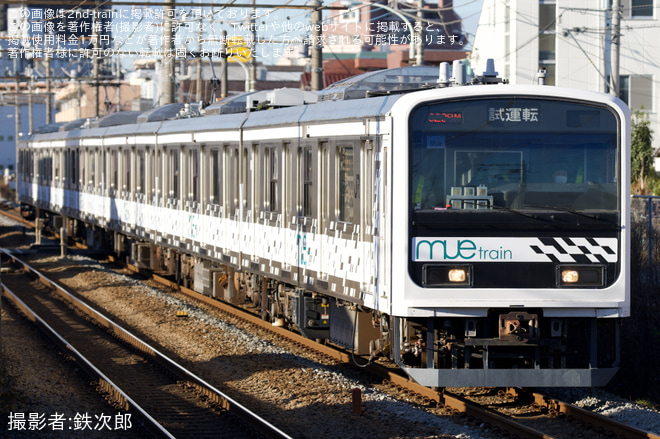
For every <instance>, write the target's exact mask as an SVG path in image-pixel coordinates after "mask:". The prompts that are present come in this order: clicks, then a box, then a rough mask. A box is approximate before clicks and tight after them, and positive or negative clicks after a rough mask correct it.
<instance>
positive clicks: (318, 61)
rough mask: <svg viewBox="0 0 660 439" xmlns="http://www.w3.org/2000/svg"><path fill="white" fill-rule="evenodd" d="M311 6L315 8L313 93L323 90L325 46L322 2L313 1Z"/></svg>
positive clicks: (313, 13) (313, 26)
mask: <svg viewBox="0 0 660 439" xmlns="http://www.w3.org/2000/svg"><path fill="white" fill-rule="evenodd" d="M310 6H312V7H314V9H313V10H312V44H311V45H310V46H311V49H312V65H311V67H312V80H311V88H312V91H318V90H321V89H323V45H322V44H321V40H322V35H321V33H322V32H321V26H322V25H323V24H322V21H321V20H322V17H321V15H322V12H321V2H320V1H319V0H312V1H311V2H310Z"/></svg>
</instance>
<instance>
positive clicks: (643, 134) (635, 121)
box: [630, 110, 655, 194]
mask: <svg viewBox="0 0 660 439" xmlns="http://www.w3.org/2000/svg"><path fill="white" fill-rule="evenodd" d="M650 125H651V121H650V120H649V116H648V114H646V113H645V112H644V111H642V110H636V111H635V112H634V113H633V117H632V120H631V127H630V128H631V142H630V159H631V168H630V178H631V180H632V184H633V188H636V189H633V190H634V192H639V193H640V194H644V193H645V192H646V191H647V183H646V182H647V180H648V179H651V181H653V180H654V177H655V172H654V166H653V160H654V156H655V154H654V151H653V146H652V145H651V143H652V142H653V130H652V129H651V127H650Z"/></svg>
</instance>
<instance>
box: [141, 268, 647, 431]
mask: <svg viewBox="0 0 660 439" xmlns="http://www.w3.org/2000/svg"><path fill="white" fill-rule="evenodd" d="M129 268H130V269H131V270H132V271H134V272H142V273H144V272H143V271H141V270H139V269H138V268H137V267H133V266H130V267H129ZM150 277H151V279H153V280H154V281H156V282H158V283H160V284H162V285H164V286H166V287H169V288H171V289H173V290H176V291H178V292H180V293H182V294H184V295H185V296H187V297H189V298H190V299H192V300H195V301H197V302H201V303H205V304H208V305H211V306H213V307H215V308H218V309H220V310H222V311H223V312H225V313H227V314H228V315H231V316H232V317H233V318H236V319H240V320H243V321H245V322H248V323H250V324H251V325H255V326H257V327H259V328H260V329H262V330H264V331H267V332H271V333H273V334H275V335H277V336H278V337H281V338H284V339H287V340H289V341H290V342H292V343H294V344H296V345H298V346H300V347H302V348H304V349H308V350H311V351H314V352H316V353H317V354H319V355H321V356H323V357H326V358H329V359H333V360H335V361H337V362H339V363H349V362H351V361H352V358H351V355H350V353H347V352H345V351H344V350H341V349H337V348H335V347H333V346H330V345H322V344H319V343H316V342H314V341H312V340H309V339H306V338H304V337H302V336H300V335H299V334H297V333H295V332H292V331H290V330H288V329H285V328H282V327H278V326H273V325H271V324H270V323H268V322H265V321H263V320H262V319H261V318H260V317H259V316H257V315H254V314H250V313H247V312H245V310H243V309H242V308H240V307H234V306H231V305H228V304H225V303H222V302H219V301H217V300H214V299H211V298H209V297H206V296H204V295H202V294H199V293H197V292H195V291H193V290H190V289H188V288H184V287H181V286H180V285H177V284H176V283H174V282H172V281H170V280H168V279H166V278H164V277H161V276H158V275H155V274H150ZM362 361H365V360H364V359H362ZM367 369H368V371H369V372H370V373H373V374H375V375H377V376H379V377H381V378H382V379H383V381H384V383H385V384H387V385H388V386H390V387H391V388H392V389H393V390H395V391H397V392H399V393H401V394H403V395H405V396H406V397H407V398H409V399H410V400H411V401H412V402H415V403H419V404H421V405H428V404H437V405H439V406H441V407H443V408H446V409H447V411H449V412H451V413H454V414H465V415H469V416H470V417H471V418H474V419H477V420H479V421H480V422H482V423H487V424H489V425H491V426H494V427H495V428H496V429H497V430H498V431H500V432H502V433H505V434H507V435H513V436H516V437H521V438H530V439H549V438H553V437H576V436H571V433H568V434H567V433H566V432H571V431H573V432H574V431H575V430H579V431H580V433H581V434H586V435H588V437H591V438H597V437H603V438H608V437H617V436H619V437H622V438H640V439H643V438H645V439H660V436H659V435H656V434H653V433H649V432H646V431H643V430H640V429H637V428H634V427H631V426H628V425H626V424H622V423H620V422H617V421H615V420H613V419H610V418H607V417H605V416H602V415H599V414H597V413H593V412H591V411H588V410H584V409H581V408H579V407H576V406H574V405H572V404H569V403H566V402H563V401H560V400H558V399H555V398H552V397H550V396H548V395H544V394H542V393H538V392H527V391H526V390H520V389H507V390H506V391H503V390H499V391H497V392H496V393H497V394H498V398H499V401H505V402H506V403H507V404H508V405H516V404H517V405H520V406H525V407H527V406H529V407H530V408H531V409H532V410H533V418H534V420H533V422H527V419H529V418H530V415H529V413H530V410H529V409H525V416H521V417H516V416H510V415H508V414H507V413H506V412H505V411H503V410H497V409H496V408H495V407H496V406H497V404H492V403H490V402H486V403H480V402H478V401H475V400H470V398H466V397H464V396H463V395H461V392H460V391H459V392H453V391H449V390H444V391H442V392H438V391H436V390H433V389H429V388H427V387H423V386H420V385H418V384H417V383H415V382H413V381H411V380H409V379H408V378H407V377H406V376H403V375H402V374H400V373H399V372H398V371H397V370H394V369H391V368H387V367H383V366H382V365H377V364H371V365H369V366H368V367H367ZM491 390H493V389H486V391H491ZM509 412H511V410H509ZM535 423H539V424H543V425H544V426H545V428H546V429H549V430H550V431H563V433H562V434H561V436H557V435H556V434H555V435H553V434H548V433H547V432H546V431H543V430H542V429H537V428H534V427H532V426H530V425H533V424H535Z"/></svg>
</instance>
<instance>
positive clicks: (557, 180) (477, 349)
mask: <svg viewBox="0 0 660 439" xmlns="http://www.w3.org/2000/svg"><path fill="white" fill-rule="evenodd" d="M393 119H394V121H395V122H394V133H395V134H394V139H393V145H394V148H393V157H392V160H393V163H396V164H397V166H396V167H394V169H393V171H392V181H393V187H394V193H393V209H392V210H393V212H394V214H393V224H392V230H395V231H400V232H401V233H394V234H393V237H392V243H393V244H392V267H393V270H392V284H391V285H392V299H391V300H392V315H393V316H394V318H393V328H392V329H393V336H394V343H393V350H394V352H393V355H394V357H395V359H396V360H397V362H398V364H399V365H400V366H401V367H402V368H404V369H405V370H406V372H407V373H408V374H409V375H410V376H411V377H412V378H414V379H415V380H416V381H418V382H419V383H421V384H423V385H426V386H437V387H443V386H523V387H533V386H600V385H604V384H606V383H607V382H608V381H609V380H610V379H611V378H612V376H613V375H614V374H615V373H616V370H617V365H618V362H619V322H620V318H622V317H626V316H628V315H629V314H630V293H629V266H630V264H629V254H628V253H629V251H628V248H629V229H628V227H629V193H630V188H629V181H630V171H629V163H630V144H629V138H630V133H629V126H630V112H629V110H628V108H627V107H626V106H625V105H624V104H623V103H622V102H621V101H619V100H618V99H616V98H613V97H611V96H609V95H603V94H597V93H590V92H581V91H576V90H566V89H561V88H555V87H542V86H531V87H520V86H506V85H492V86H466V87H457V88H452V89H447V90H441V91H438V90H436V91H434V92H423V93H419V94H416V95H409V96H406V97H403V98H402V99H401V100H400V101H399V102H397V106H396V108H395V109H393ZM404 231H405V232H404Z"/></svg>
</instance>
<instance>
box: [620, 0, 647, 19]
mask: <svg viewBox="0 0 660 439" xmlns="http://www.w3.org/2000/svg"><path fill="white" fill-rule="evenodd" d="M610 6H611V0H610ZM621 6H622V7H623V16H624V17H631V18H636V17H640V18H645V17H653V0H621Z"/></svg>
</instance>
